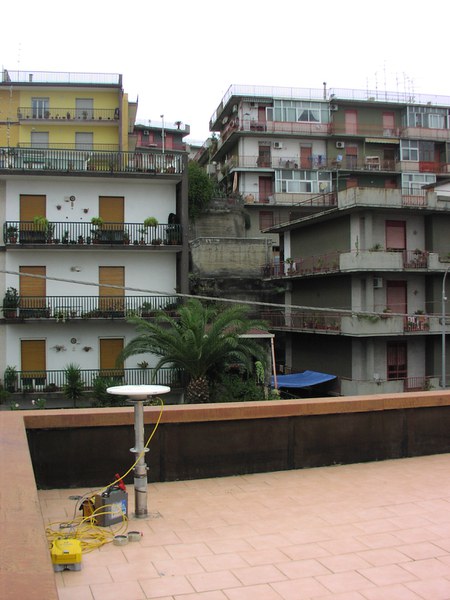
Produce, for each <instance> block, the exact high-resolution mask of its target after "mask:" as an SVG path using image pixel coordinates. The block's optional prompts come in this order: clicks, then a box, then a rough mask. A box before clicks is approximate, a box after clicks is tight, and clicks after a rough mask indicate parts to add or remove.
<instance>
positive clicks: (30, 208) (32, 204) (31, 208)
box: [20, 194, 47, 239]
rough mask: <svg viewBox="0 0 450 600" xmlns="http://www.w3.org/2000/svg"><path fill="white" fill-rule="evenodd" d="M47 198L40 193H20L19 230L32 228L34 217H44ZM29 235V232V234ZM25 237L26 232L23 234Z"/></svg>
mask: <svg viewBox="0 0 450 600" xmlns="http://www.w3.org/2000/svg"><path fill="white" fill-rule="evenodd" d="M46 209H47V198H46V196H42V195H26V194H21V195H20V231H31V230H33V229H34V223H33V221H34V217H45V216H46ZM30 235H31V234H30ZM24 239H26V234H25V235H24Z"/></svg>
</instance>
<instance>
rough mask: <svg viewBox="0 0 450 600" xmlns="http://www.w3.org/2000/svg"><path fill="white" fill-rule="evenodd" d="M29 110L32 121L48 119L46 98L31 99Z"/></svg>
mask: <svg viewBox="0 0 450 600" xmlns="http://www.w3.org/2000/svg"><path fill="white" fill-rule="evenodd" d="M31 108H32V111H33V119H48V118H49V116H50V112H49V110H48V98H32V99H31Z"/></svg>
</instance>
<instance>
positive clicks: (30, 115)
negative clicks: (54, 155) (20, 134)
mask: <svg viewBox="0 0 450 600" xmlns="http://www.w3.org/2000/svg"><path fill="white" fill-rule="evenodd" d="M119 116H120V111H119V109H118V108H74V107H67V106H66V107H53V106H52V107H50V106H49V107H48V108H40V107H39V108H36V107H33V106H19V108H18V109H17V118H18V119H19V121H22V120H27V119H30V120H33V119H36V120H39V121H57V122H58V125H59V124H60V123H61V121H79V120H82V121H118V120H119Z"/></svg>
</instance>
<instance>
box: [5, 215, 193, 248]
mask: <svg viewBox="0 0 450 600" xmlns="http://www.w3.org/2000/svg"><path fill="white" fill-rule="evenodd" d="M182 233H183V232H182V227H181V225H179V224H172V223H170V224H169V223H160V224H158V225H154V226H151V227H145V226H144V224H143V223H108V222H105V223H103V224H101V225H93V224H92V223H89V222H88V223H80V222H78V223H67V222H48V223H47V224H45V225H42V226H39V225H37V224H36V223H34V222H31V221H7V222H6V223H5V224H4V226H3V241H4V244H5V246H6V247H7V248H10V249H13V248H21V247H26V246H30V245H32V246H42V245H45V246H46V247H47V248H48V247H49V246H53V247H54V248H61V247H64V248H66V247H70V248H71V249H72V250H74V249H82V248H84V249H86V247H87V246H89V247H92V246H98V245H107V246H111V245H121V246H127V247H128V246H130V247H131V246H132V247H134V248H138V247H147V248H148V247H152V248H155V249H156V248H159V249H160V248H161V247H167V246H179V245H180V244H181V243H182Z"/></svg>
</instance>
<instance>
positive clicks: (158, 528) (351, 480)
mask: <svg viewBox="0 0 450 600" xmlns="http://www.w3.org/2000/svg"><path fill="white" fill-rule="evenodd" d="M449 474H450V454H443V455H435V456H424V457H418V458H407V459H400V460H389V461H383V462H374V463H364V464H353V465H337V466H333V467H322V468H315V469H304V470H298V471H283V472H275V473H263V474H256V475H245V476H236V477H226V478H217V479H206V480H194V481H177V482H171V483H156V484H150V485H149V488H148V489H149V493H148V507H149V512H150V516H149V518H148V519H139V520H136V519H134V518H131V519H130V522H129V527H128V528H129V530H140V531H142V532H143V537H142V539H141V541H139V542H129V543H128V544H127V545H126V546H123V547H119V546H114V545H112V544H108V545H106V546H103V547H102V548H101V549H100V550H95V551H93V552H91V553H87V554H84V556H83V567H82V570H81V571H80V572H74V571H64V572H63V573H57V574H55V577H56V582H57V586H58V593H59V598H60V600H74V599H77V600H116V599H117V600H118V599H120V600H143V599H148V598H152V599H154V598H158V599H159V600H191V599H194V598H196V599H199V600H280V599H284V600H302V599H306V598H314V599H315V600H325V599H327V600H331V599H333V600H419V599H422V600H423V599H426V600H448V599H450V476H449ZM86 491H87V490H73V489H71V490H46V491H39V500H40V504H41V509H42V514H43V516H44V520H45V522H46V523H48V522H51V521H64V520H66V519H67V518H70V517H72V516H73V513H74V506H75V501H73V500H69V499H68V497H69V496H71V495H74V494H82V493H85V492H86ZM128 492H129V494H130V498H129V512H130V513H132V512H133V509H134V498H133V493H132V492H133V490H132V488H131V487H129V488H128Z"/></svg>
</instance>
